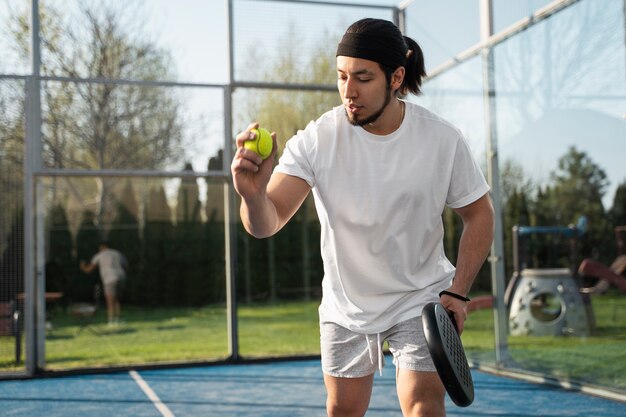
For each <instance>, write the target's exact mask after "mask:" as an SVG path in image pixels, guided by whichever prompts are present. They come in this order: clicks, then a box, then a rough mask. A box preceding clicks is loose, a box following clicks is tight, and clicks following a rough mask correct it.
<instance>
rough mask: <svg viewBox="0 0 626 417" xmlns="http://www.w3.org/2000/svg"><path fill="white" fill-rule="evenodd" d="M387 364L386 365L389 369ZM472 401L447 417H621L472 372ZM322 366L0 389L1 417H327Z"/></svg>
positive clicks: (375, 403) (381, 400)
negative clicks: (473, 392) (473, 388)
mask: <svg viewBox="0 0 626 417" xmlns="http://www.w3.org/2000/svg"><path fill="white" fill-rule="evenodd" d="M388 363H389V362H388ZM472 376H473V378H474V387H475V400H474V403H473V404H472V405H470V406H469V407H467V408H458V407H456V406H455V405H454V404H453V403H452V402H451V401H450V400H449V399H446V402H447V410H448V411H447V414H448V416H507V417H526V416H554V417H557V416H559V417H562V416H580V417H582V416H585V417H593V416H603V417H608V416H626V404H625V403H621V402H618V401H612V400H606V399H601V398H598V397H593V396H589V395H585V394H581V393H577V392H572V391H566V390H563V389H560V388H555V387H551V386H546V385H538V384H533V383H528V382H522V381H519V380H514V379H509V378H505V377H499V376H494V375H491V374H487V373H483V372H479V371H473V373H472ZM394 377H395V369H394V367H393V366H387V367H385V369H384V372H383V375H382V376H379V375H376V378H375V385H374V392H373V395H372V401H371V403H370V409H369V411H368V413H367V417H374V416H376V417H382V416H401V413H400V407H399V405H398V402H397V399H396V394H395V381H394ZM324 401H325V392H324V387H323V380H322V375H321V370H320V364H319V360H298V361H279V362H272V363H255V364H240V365H239V364H238V365H230V364H229V365H211V366H202V367H195V368H177V369H161V370H148V371H137V372H135V371H130V372H119V373H110V374H96V375H80V376H65V377H55V378H37V379H29V380H10V381H0V416H2V417H9V416H10V417H34V416H47V417H55V416H63V417H71V416H81V417H86V416H88V417H100V416H103V417H104V416H116V417H126V416H128V417H131V416H132V417H141V416H146V417H192V416H194V417H195V416H235V417H239V416H266V417H283V416H284V417H287V416H290V417H293V416H320V417H323V416H325V415H326V413H325V408H324Z"/></svg>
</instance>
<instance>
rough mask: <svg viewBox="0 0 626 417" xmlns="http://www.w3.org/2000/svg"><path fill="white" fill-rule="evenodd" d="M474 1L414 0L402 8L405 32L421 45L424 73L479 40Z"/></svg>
mask: <svg viewBox="0 0 626 417" xmlns="http://www.w3.org/2000/svg"><path fill="white" fill-rule="evenodd" d="M478 6H479V2H478V1H455V0H443V1H441V0H439V1H431V0H415V1H414V2H412V3H411V4H410V5H409V7H407V8H406V9H405V11H406V33H407V36H409V37H411V38H413V39H414V40H415V41H416V42H417V43H418V44H419V45H420V47H421V48H422V51H423V52H424V57H425V62H426V72H428V71H430V70H431V69H433V68H435V67H437V66H438V65H440V64H442V63H443V62H445V61H448V60H449V59H452V58H453V57H455V56H456V55H458V54H459V53H460V52H463V51H464V50H466V49H467V48H469V47H471V46H474V45H475V44H477V43H478V42H480V22H479V10H478Z"/></svg>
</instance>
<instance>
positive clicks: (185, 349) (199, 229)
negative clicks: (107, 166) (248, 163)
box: [37, 177, 228, 369]
mask: <svg viewBox="0 0 626 417" xmlns="http://www.w3.org/2000/svg"><path fill="white" fill-rule="evenodd" d="M41 184H42V186H43V188H44V192H43V194H44V195H45V200H44V201H39V203H38V204H40V205H41V206H43V207H40V213H45V219H44V220H43V221H45V235H44V236H38V237H37V239H38V244H39V245H43V247H44V248H45V254H46V256H45V259H46V264H45V272H46V274H45V280H46V292H47V293H48V294H50V293H61V294H62V297H61V298H58V299H51V300H49V301H48V303H47V317H46V320H47V323H46V362H47V367H48V368H49V369H67V368H76V367H99V366H105V365H116V366H117V365H130V364H145V363H160V362H177V361H190V360H191V361H202V360H214V359H223V358H225V357H227V356H228V338H227V327H226V309H225V301H226V292H225V258H224V256H225V255H224V254H225V247H224V197H223V190H224V188H223V184H222V183H214V182H210V181H208V180H205V179H190V178H184V179H182V180H181V179H146V178H144V179H141V178H132V179H131V178H76V177H71V178H67V177H53V178H46V179H43V180H41ZM102 240H106V241H108V242H109V244H110V247H111V248H114V249H116V250H118V251H120V252H121V253H122V254H123V256H124V257H125V259H126V261H127V270H126V271H127V272H126V279H125V280H124V281H122V282H123V285H122V286H121V287H118V288H117V291H118V294H120V295H121V297H120V300H121V314H120V320H119V321H116V320H113V321H111V320H110V317H109V316H108V313H109V310H108V307H107V303H106V297H105V293H106V291H107V286H108V284H106V283H107V282H108V281H107V278H106V276H104V277H103V275H105V274H101V271H102V270H101V269H100V267H97V268H95V269H94V270H93V271H91V272H89V271H88V270H85V269H83V268H81V263H82V262H85V263H86V264H87V265H89V264H91V263H92V262H93V261H92V260H93V257H94V255H95V254H96V253H98V252H99V250H100V249H101V248H100V247H99V245H100V242H101V241H102Z"/></svg>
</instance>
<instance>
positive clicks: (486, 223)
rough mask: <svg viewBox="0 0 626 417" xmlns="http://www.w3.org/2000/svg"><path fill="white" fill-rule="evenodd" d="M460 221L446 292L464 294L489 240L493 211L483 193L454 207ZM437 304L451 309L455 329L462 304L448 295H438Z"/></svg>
mask: <svg viewBox="0 0 626 417" xmlns="http://www.w3.org/2000/svg"><path fill="white" fill-rule="evenodd" d="M454 211H455V212H456V213H457V214H458V215H459V216H460V217H461V220H462V221H463V232H462V233H461V239H460V242H459V253H458V256H457V262H456V274H455V277H454V281H453V282H452V286H451V287H450V288H448V291H450V292H453V293H455V294H459V295H461V296H464V297H466V296H467V294H468V293H469V291H470V288H471V287H472V283H473V282H474V279H475V278H476V275H477V274H478V271H479V270H480V268H481V266H482V265H483V263H484V262H485V259H486V258H487V255H488V254H489V250H490V248H491V242H492V241H493V229H494V214H493V206H492V205H491V199H490V198H489V195H488V194H485V195H484V196H482V197H481V198H479V199H478V200H476V201H475V202H473V203H472V204H469V205H467V206H465V207H461V208H458V209H455V210H454ZM441 303H442V304H443V305H444V306H445V307H446V308H447V309H448V310H450V311H452V312H454V316H455V319H456V321H457V324H458V326H459V330H460V331H463V324H464V322H465V319H466V318H467V309H466V303H465V302H464V301H462V300H459V299H456V298H454V297H451V296H449V295H443V296H442V297H441Z"/></svg>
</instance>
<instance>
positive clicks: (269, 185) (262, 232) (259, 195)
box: [231, 123, 311, 238]
mask: <svg viewBox="0 0 626 417" xmlns="http://www.w3.org/2000/svg"><path fill="white" fill-rule="evenodd" d="M256 127H258V124H257V123H253V124H251V125H250V126H248V129H247V130H246V131H244V132H242V133H240V134H239V135H237V139H236V143H237V152H236V153H235V157H234V159H233V162H232V164H231V172H232V175H233V183H234V186H235V190H237V193H239V195H240V196H241V208H240V210H239V212H240V215H241V220H242V222H243V225H244V227H245V229H246V230H247V231H248V233H250V234H251V235H253V236H255V237H258V238H263V237H268V236H272V235H274V234H275V233H277V232H278V231H279V230H280V229H281V228H282V227H283V226H284V225H285V223H287V221H288V220H289V219H290V218H291V217H292V216H293V215H294V213H295V212H296V211H297V210H298V208H299V207H300V205H301V204H302V202H303V201H304V199H305V198H306V196H307V195H308V193H309V191H310V190H311V188H310V187H309V185H308V184H307V183H306V181H304V180H302V179H301V178H297V177H293V176H290V175H285V174H281V173H276V174H272V170H273V166H274V157H275V155H276V134H275V133H272V139H273V140H274V149H273V151H272V154H271V155H270V157H269V158H267V159H265V160H263V159H261V158H260V157H259V156H258V155H257V154H255V153H254V152H252V151H250V150H248V149H245V148H244V147H243V144H244V142H245V141H246V140H249V139H252V138H253V136H251V135H253V134H252V133H250V130H251V129H254V128H256Z"/></svg>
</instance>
